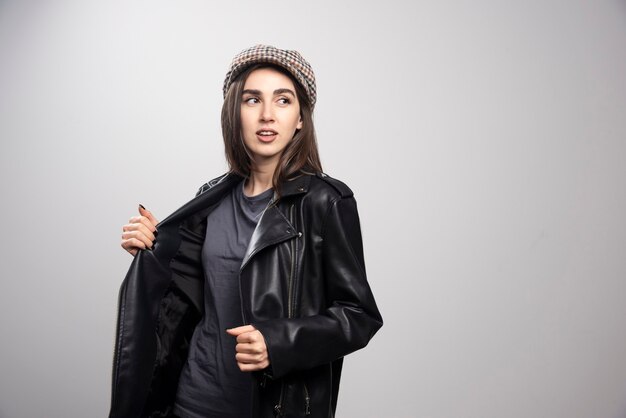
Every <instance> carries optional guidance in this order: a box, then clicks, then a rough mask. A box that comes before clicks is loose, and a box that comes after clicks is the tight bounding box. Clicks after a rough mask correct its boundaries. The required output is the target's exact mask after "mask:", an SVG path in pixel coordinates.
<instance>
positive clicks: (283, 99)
mask: <svg viewBox="0 0 626 418" xmlns="http://www.w3.org/2000/svg"><path fill="white" fill-rule="evenodd" d="M278 103H279V104H289V103H291V100H289V99H288V98H286V97H281V98H280V99H278Z"/></svg>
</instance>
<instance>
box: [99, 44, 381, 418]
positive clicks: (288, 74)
mask: <svg viewBox="0 0 626 418" xmlns="http://www.w3.org/2000/svg"><path fill="white" fill-rule="evenodd" d="M224 98H225V99H224V105H223V108H222V133H223V137H224V144H225V149H226V157H227V160H228V163H229V166H230V171H229V172H228V173H227V174H225V175H223V176H221V177H218V178H216V179H214V180H212V181H210V182H208V183H206V184H205V185H203V186H202V187H201V188H200V190H199V192H198V194H197V195H196V197H195V198H194V199H193V200H191V201H190V202H188V203H187V204H186V205H184V206H183V207H181V208H180V209H178V210H177V211H176V212H174V213H173V214H172V215H170V216H169V217H168V218H167V219H165V220H164V221H162V222H160V223H158V222H157V220H156V219H155V218H154V217H153V216H152V214H151V213H150V212H149V211H148V210H146V209H145V208H143V207H142V206H141V205H140V209H139V212H140V216H137V217H134V218H132V219H131V220H130V223H129V224H127V225H124V227H123V231H124V232H123V235H122V247H123V248H124V249H126V250H127V251H128V252H130V253H131V254H133V255H134V256H135V258H134V259H133V263H132V264H131V267H130V270H129V272H128V274H127V276H126V279H125V280H124V283H123V284H122V288H121V290H120V308H119V319H118V333H117V334H118V335H117V339H116V347H115V357H114V364H113V390H112V406H111V413H110V416H111V417H135V416H150V417H174V416H178V417H181V418H187V417H193V418H196V417H220V418H225V417H274V416H284V417H305V416H308V417H324V418H327V417H333V416H334V413H335V408H336V403H337V393H338V388H339V378H340V375H341V366H342V361H343V356H345V355H346V354H348V353H350V352H353V351H355V350H357V349H359V348H362V347H364V346H365V345H366V344H367V343H368V341H369V340H370V338H371V337H372V336H373V335H374V333H375V332H376V331H377V330H378V329H379V328H380V327H381V326H382V319H381V316H380V314H379V312H378V309H377V307H376V304H375V301H374V298H373V296H372V294H371V291H370V288H369V286H368V284H367V280H366V276H365V267H364V261H363V251H362V243H361V233H360V227H359V220H358V213H357V209H356V203H355V200H354V198H353V195H352V191H351V190H350V189H349V188H348V187H347V186H346V185H344V184H343V183H341V182H339V181H338V180H334V179H332V178H330V177H328V176H327V175H325V174H323V173H322V168H321V164H320V161H319V156H318V152H317V144H316V140H315V130H314V126H313V120H312V111H313V106H314V105H315V100H316V86H315V78H314V75H313V71H312V69H311V67H310V65H309V64H308V63H307V62H306V61H305V60H304V59H303V58H302V57H301V56H300V54H299V53H297V52H295V51H286V50H280V49H277V48H274V47H271V46H263V45H257V46H255V47H252V48H249V49H247V50H245V51H242V52H241V53H240V54H239V55H237V56H236V57H235V58H234V59H233V62H232V64H231V67H230V69H229V71H228V73H227V75H226V80H225V82H224ZM157 231H158V233H157ZM143 250H145V251H143Z"/></svg>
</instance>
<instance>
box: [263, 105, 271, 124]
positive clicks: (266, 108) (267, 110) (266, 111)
mask: <svg viewBox="0 0 626 418" xmlns="http://www.w3.org/2000/svg"><path fill="white" fill-rule="evenodd" d="M261 120H262V121H264V122H268V121H273V120H274V112H273V109H272V106H271V103H263V107H262V108H261Z"/></svg>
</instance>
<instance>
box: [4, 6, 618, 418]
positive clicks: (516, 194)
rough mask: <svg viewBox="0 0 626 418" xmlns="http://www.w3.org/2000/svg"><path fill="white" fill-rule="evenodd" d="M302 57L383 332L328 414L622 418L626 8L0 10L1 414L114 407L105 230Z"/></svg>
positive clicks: (172, 183) (217, 163)
mask: <svg viewBox="0 0 626 418" xmlns="http://www.w3.org/2000/svg"><path fill="white" fill-rule="evenodd" d="M256 43H269V44H274V45H276V46H279V47H282V48H294V49H299V50H300V51H301V52H302V53H303V55H304V56H305V57H307V58H308V60H309V61H310V62H311V63H312V64H313V67H314V69H315V71H316V73H317V77H318V85H319V102H318V105H317V109H316V123H317V129H318V135H319V145H320V149H321V153H322V157H323V163H324V166H325V170H326V171H327V172H328V173H330V174H331V175H332V176H334V177H337V178H340V179H342V180H344V181H345V182H346V183H348V184H349V185H350V186H351V187H352V188H353V189H354V191H355V194H356V196H357V200H358V202H359V208H360V213H361V221H362V225H363V234H364V239H365V252H366V258H367V267H368V273H369V277H370V281H371V285H372V287H373V289H374V292H375V294H376V296H377V300H378V302H379V304H380V308H381V311H382V313H383V316H384V318H385V322H386V324H385V326H384V327H383V328H382V330H381V331H380V333H379V334H378V335H377V336H376V337H375V338H374V340H373V341H372V342H371V344H370V346H369V347H368V348H366V349H365V350H363V351H360V352H358V353H355V354H353V355H351V356H349V358H348V359H347V361H346V366H345V373H344V380H343V384H342V390H341V394H340V400H339V409H338V416H339V417H358V418H362V417H377V418H378V417H399V418H403V417H420V418H421V417H424V418H427V417H428V418H456V417H476V418H484V417H520V418H521V417H564V418H565V417H567V418H571V417H625V416H626V303H625V302H624V296H625V295H626V222H625V221H624V214H625V213H626V165H625V164H626V144H625V140H626V4H625V2H624V1H617V0H612V1H609V0H607V1H605V0H598V1H582V0H543V1H536V0H533V1H495V0H493V1H489V0H477V1H457V2H450V1H430V2H424V1H382V2H363V1H348V2H329V1H316V2H306V3H305V2H273V1H263V2H260V1H255V2H220V3H219V4H217V3H213V2H209V1H177V2H175V1H163V0H151V1H97V2H96V1H84V0H76V1H8V0H3V1H0V139H1V148H0V162H1V166H0V170H1V178H0V196H1V199H2V200H1V204H0V211H1V213H0V214H1V216H0V228H1V229H0V230H1V231H2V239H1V240H0V246H1V248H0V257H1V264H0V275H1V289H0V309H1V311H0V336H1V337H0V417H3V418H4V417H8V418H20V417H24V418H32V417H51V418H53V417H63V418H67V417H77V418H78V417H101V416H104V415H105V414H106V413H107V411H108V409H107V408H108V402H109V385H110V367H111V359H112V349H113V336H114V328H115V315H116V303H117V291H118V288H119V285H120V283H121V281H122V278H123V276H124V274H125V272H126V269H127V267H128V265H129V263H130V256H129V255H128V254H126V253H125V252H123V251H122V249H121V248H120V247H119V240H120V234H121V225H122V224H123V223H125V222H126V221H127V219H128V218H129V217H130V216H132V215H134V213H135V209H136V206H137V204H138V203H143V204H144V205H146V206H147V207H148V208H150V209H152V211H153V212H154V213H155V214H156V215H157V217H158V218H159V219H163V218H164V217H165V216H166V215H167V214H168V213H170V212H171V211H173V210H174V209H176V208H177V207H178V206H180V205H181V204H182V203H184V202H185V201H187V200H188V199H189V198H191V197H192V196H193V194H194V193H195V191H196V188H197V187H198V186H199V185H200V184H201V183H203V182H204V181H206V180H207V179H209V178H212V177H214V176H216V175H218V174H220V173H222V172H223V171H224V170H225V168H226V166H225V164H224V159H223V151H222V144H221V139H220V128H219V109H220V106H221V101H222V98H221V84H222V80H223V76H224V73H225V72H226V69H227V67H228V64H229V63H230V60H231V58H232V56H233V55H234V54H235V53H236V52H238V51H240V50H242V49H244V48H246V47H248V46H251V45H253V44H256Z"/></svg>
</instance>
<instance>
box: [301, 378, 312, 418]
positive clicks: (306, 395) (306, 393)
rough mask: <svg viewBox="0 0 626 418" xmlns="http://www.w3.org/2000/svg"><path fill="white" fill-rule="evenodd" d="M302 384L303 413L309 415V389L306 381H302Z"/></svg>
mask: <svg viewBox="0 0 626 418" xmlns="http://www.w3.org/2000/svg"><path fill="white" fill-rule="evenodd" d="M303 385H304V415H311V397H310V396H309V389H307V387H306V382H303Z"/></svg>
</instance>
